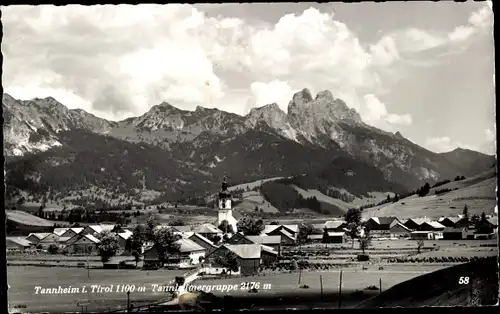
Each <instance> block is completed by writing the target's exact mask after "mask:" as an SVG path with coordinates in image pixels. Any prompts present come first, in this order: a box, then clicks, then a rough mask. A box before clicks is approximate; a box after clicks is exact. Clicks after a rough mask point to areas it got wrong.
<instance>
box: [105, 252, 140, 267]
mask: <svg viewBox="0 0 500 314" xmlns="http://www.w3.org/2000/svg"><path fill="white" fill-rule="evenodd" d="M138 266H140V261H138V262H136V259H135V257H134V256H130V255H128V256H125V255H119V256H113V257H111V258H110V260H109V261H107V262H104V263H103V268H106V269H117V268H122V269H123V268H136V267H138Z"/></svg>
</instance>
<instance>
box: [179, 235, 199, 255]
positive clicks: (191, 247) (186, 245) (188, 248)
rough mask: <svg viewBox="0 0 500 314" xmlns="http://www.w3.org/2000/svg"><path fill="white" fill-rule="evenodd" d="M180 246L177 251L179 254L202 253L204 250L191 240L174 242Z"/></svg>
mask: <svg viewBox="0 0 500 314" xmlns="http://www.w3.org/2000/svg"><path fill="white" fill-rule="evenodd" d="M175 242H176V243H178V244H179V245H180V248H179V251H180V252H181V253H188V252H196V251H203V250H205V248H204V247H202V246H201V245H199V244H198V243H196V242H194V241H193V240H190V239H184V238H182V239H179V240H177V241H175Z"/></svg>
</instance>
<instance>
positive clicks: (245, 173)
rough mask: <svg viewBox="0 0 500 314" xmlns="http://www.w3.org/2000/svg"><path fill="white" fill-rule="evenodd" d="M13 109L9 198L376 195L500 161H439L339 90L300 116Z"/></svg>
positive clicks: (56, 106)
mask: <svg viewBox="0 0 500 314" xmlns="http://www.w3.org/2000/svg"><path fill="white" fill-rule="evenodd" d="M2 108H3V118H4V127H3V131H4V133H3V134H4V140H3V142H4V155H5V156H6V171H7V186H8V194H7V196H8V197H13V196H15V195H20V191H28V192H29V193H30V194H32V195H38V194H40V193H42V194H44V193H47V191H50V193H52V196H54V195H57V197H59V198H61V197H66V196H68V195H69V194H71V193H72V191H80V192H78V193H80V194H81V191H82V190H86V189H101V190H102V191H101V192H100V193H103V194H106V195H108V194H109V195H114V196H113V197H117V196H116V195H117V194H120V193H128V192H127V191H132V190H133V191H138V193H140V191H145V190H149V191H157V192H160V193H162V196H163V197H164V198H165V199H166V200H171V199H173V198H178V199H186V198H193V197H202V196H204V195H205V194H206V193H208V191H213V190H215V189H217V188H218V187H219V184H220V181H221V178H222V176H224V175H226V176H227V177H228V178H229V181H230V183H231V184H238V183H244V182H249V181H255V180H259V179H263V178H268V177H277V176H299V175H301V176H303V175H307V177H308V182H309V184H311V182H314V181H315V180H316V179H317V180H319V181H321V184H322V185H324V184H327V185H328V184H331V185H332V188H333V187H335V188H339V187H340V186H342V185H343V184H342V183H343V182H344V181H345V182H347V181H348V182H349V186H350V187H352V188H353V189H354V190H356V191H357V193H363V192H369V191H364V190H363V189H362V188H361V189H359V188H355V186H356V185H357V184H358V183H359V184H360V185H361V186H365V185H364V184H361V183H362V182H364V181H366V175H368V174H369V175H370V182H371V185H370V188H372V189H373V188H376V187H379V190H380V191H387V190H388V189H390V190H397V191H402V192H404V191H410V190H414V189H416V188H417V187H419V186H421V185H422V184H423V183H424V182H429V183H433V182H437V181H439V180H444V179H453V177H455V176H457V175H464V176H470V175H474V174H476V173H479V172H482V171H485V170H487V169H489V168H491V166H492V165H493V164H494V163H495V157H494V156H489V155H485V154H482V153H479V152H475V151H471V150H465V149H460V148H457V149H456V150H454V151H452V152H449V153H443V154H438V153H434V152H432V151H429V150H427V149H425V148H423V147H420V146H418V145H417V144H415V143H413V142H411V141H410V140H408V139H406V138H405V137H404V136H402V135H401V134H400V133H399V132H396V133H395V134H394V133H390V132H385V131H382V130H380V129H377V128H375V127H373V126H370V125H368V124H366V123H364V122H363V121H362V119H361V117H360V115H359V113H357V112H356V110H354V109H350V108H349V107H348V106H347V104H346V103H345V102H344V101H342V100H341V99H338V98H335V97H333V95H332V93H331V92H330V91H322V92H319V93H318V94H317V95H316V97H313V96H312V95H311V93H310V91H309V90H307V89H303V90H301V91H300V92H297V93H296V94H295V95H294V96H293V98H292V100H291V101H290V102H289V105H288V112H284V111H282V110H281V109H280V108H279V107H278V105H277V104H274V103H273V104H269V105H265V106H263V107H260V108H254V109H252V110H251V111H250V112H249V113H248V114H247V115H245V116H240V115H237V114H233V113H228V112H224V111H221V110H218V109H208V108H204V107H201V106H198V107H196V110H194V111H187V110H181V109H179V108H176V107H174V106H173V105H171V104H169V103H167V102H162V103H161V104H158V105H155V106H153V107H152V108H151V109H150V110H149V111H147V112H146V113H144V114H143V115H141V116H139V117H133V118H128V119H125V120H123V121H118V122H116V121H108V120H105V119H102V118H99V117H96V116H94V115H92V114H90V113H88V112H86V111H84V110H81V109H68V108H67V107H66V106H64V105H63V104H61V103H59V102H58V101H57V100H55V99H54V98H51V97H49V98H44V99H38V98H36V99H32V100H27V101H23V100H17V99H14V98H13V97H11V96H10V95H8V94H3V97H2ZM360 165H361V166H360ZM333 168H334V169H335V170H334V171H332V170H331V169H333ZM356 171H357V172H356ZM325 173H329V174H328V175H325ZM343 178H344V179H345V180H344V179H343ZM373 183H375V184H373ZM344 185H345V184H344ZM342 188H346V186H342Z"/></svg>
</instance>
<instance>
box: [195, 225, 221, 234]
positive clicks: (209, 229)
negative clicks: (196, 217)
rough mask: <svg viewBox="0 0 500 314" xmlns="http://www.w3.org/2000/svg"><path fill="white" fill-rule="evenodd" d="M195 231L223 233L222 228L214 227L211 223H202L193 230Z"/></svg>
mask: <svg viewBox="0 0 500 314" xmlns="http://www.w3.org/2000/svg"><path fill="white" fill-rule="evenodd" d="M193 231H194V232H196V233H202V234H203V233H223V232H222V230H220V229H219V228H217V227H215V226H214V225H212V224H203V225H201V226H198V227H196V228H195V229H194V230H193Z"/></svg>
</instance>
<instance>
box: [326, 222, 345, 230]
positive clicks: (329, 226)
mask: <svg viewBox="0 0 500 314" xmlns="http://www.w3.org/2000/svg"><path fill="white" fill-rule="evenodd" d="M345 224H346V222H345V221H343V220H335V221H327V222H325V224H324V228H326V229H337V228H340V227H342V226H343V225H345Z"/></svg>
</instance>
